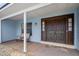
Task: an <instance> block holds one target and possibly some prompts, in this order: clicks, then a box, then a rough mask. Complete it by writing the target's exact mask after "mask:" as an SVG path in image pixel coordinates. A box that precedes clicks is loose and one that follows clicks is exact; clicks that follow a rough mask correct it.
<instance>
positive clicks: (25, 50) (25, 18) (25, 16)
mask: <svg viewBox="0 0 79 59" xmlns="http://www.w3.org/2000/svg"><path fill="white" fill-rule="evenodd" d="M26 20H27V15H26V12H24V52H27V49H26V46H27V40H26V32H27V30H26V27H27V25H26V22H27V21H26Z"/></svg>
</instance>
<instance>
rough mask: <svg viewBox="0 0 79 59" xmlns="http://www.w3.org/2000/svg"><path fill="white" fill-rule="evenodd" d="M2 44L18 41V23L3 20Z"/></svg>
mask: <svg viewBox="0 0 79 59" xmlns="http://www.w3.org/2000/svg"><path fill="white" fill-rule="evenodd" d="M1 34H2V36H1V40H2V42H5V41H9V40H13V39H16V22H15V21H13V20H3V21H2V23H1Z"/></svg>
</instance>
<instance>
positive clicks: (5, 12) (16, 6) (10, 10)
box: [0, 3, 39, 18]
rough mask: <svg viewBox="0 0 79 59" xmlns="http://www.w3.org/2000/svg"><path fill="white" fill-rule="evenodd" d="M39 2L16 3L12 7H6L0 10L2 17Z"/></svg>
mask: <svg viewBox="0 0 79 59" xmlns="http://www.w3.org/2000/svg"><path fill="white" fill-rule="evenodd" d="M38 4H39V3H14V4H12V5H11V6H10V7H8V8H6V9H4V10H3V11H1V12H0V18H3V17H5V16H8V15H10V14H13V13H16V12H18V11H21V10H24V9H26V8H29V7H32V6H35V5H38Z"/></svg>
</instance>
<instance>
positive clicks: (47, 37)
mask: <svg viewBox="0 0 79 59" xmlns="http://www.w3.org/2000/svg"><path fill="white" fill-rule="evenodd" d="M42 40H43V41H48V42H55V43H62V44H70V45H72V44H73V41H74V40H73V14H69V15H63V16H56V17H50V18H43V19H42Z"/></svg>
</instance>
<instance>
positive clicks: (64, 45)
mask: <svg viewBox="0 0 79 59" xmlns="http://www.w3.org/2000/svg"><path fill="white" fill-rule="evenodd" d="M40 43H42V44H48V45H51V46H52V45H53V46H60V47H65V48H71V49H75V47H74V46H73V45H67V44H61V43H54V42H46V41H41V42H40Z"/></svg>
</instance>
